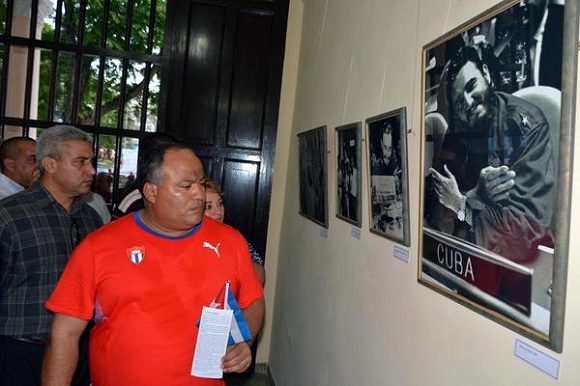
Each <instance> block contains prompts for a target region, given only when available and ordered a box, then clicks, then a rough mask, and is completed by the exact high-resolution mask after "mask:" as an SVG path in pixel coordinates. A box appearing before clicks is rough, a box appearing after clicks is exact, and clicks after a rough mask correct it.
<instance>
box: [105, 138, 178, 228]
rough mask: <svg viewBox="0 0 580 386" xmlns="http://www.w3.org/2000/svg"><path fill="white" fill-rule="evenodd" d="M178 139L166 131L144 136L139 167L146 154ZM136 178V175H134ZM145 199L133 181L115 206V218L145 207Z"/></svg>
mask: <svg viewBox="0 0 580 386" xmlns="http://www.w3.org/2000/svg"><path fill="white" fill-rule="evenodd" d="M177 142H178V141H177V140H176V139H175V138H173V137H172V136H171V135H169V134H166V133H160V132H159V133H149V134H147V135H145V136H144V137H143V139H142V140H141V143H140V144H139V156H138V158H137V167H139V165H140V164H141V162H142V159H143V157H144V156H146V155H147V154H149V153H150V152H151V151H152V150H153V149H155V148H156V147H158V146H160V145H164V144H171V143H177ZM133 178H134V177H133ZM143 207H144V201H143V196H142V195H141V192H140V191H139V187H138V185H137V181H133V182H132V183H131V184H130V185H129V186H127V187H126V188H125V189H124V190H123V193H122V194H121V196H120V197H119V199H118V200H117V202H116V203H115V205H114V206H113V218H119V217H123V216H124V215H126V214H129V213H133V212H135V211H138V210H140V209H143Z"/></svg>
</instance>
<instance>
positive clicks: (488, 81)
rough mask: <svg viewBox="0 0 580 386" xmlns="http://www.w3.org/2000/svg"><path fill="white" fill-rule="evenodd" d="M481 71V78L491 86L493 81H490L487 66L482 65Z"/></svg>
mask: <svg viewBox="0 0 580 386" xmlns="http://www.w3.org/2000/svg"><path fill="white" fill-rule="evenodd" d="M481 69H482V71H481V73H482V74H483V77H484V78H485V79H486V80H487V83H489V84H490V85H491V86H493V81H492V80H491V75H490V73H489V67H487V64H484V65H483V66H482V68H481Z"/></svg>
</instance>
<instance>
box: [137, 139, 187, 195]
mask: <svg viewBox="0 0 580 386" xmlns="http://www.w3.org/2000/svg"><path fill="white" fill-rule="evenodd" d="M169 150H189V151H191V152H192V153H194V152H193V150H192V149H191V148H190V147H189V146H187V145H184V144H182V143H178V142H173V143H164V144H160V145H157V146H154V147H152V148H150V149H149V150H148V151H147V152H144V153H143V155H142V157H141V160H140V162H139V164H138V165H137V185H138V187H139V191H140V192H141V195H143V187H144V186H145V183H146V182H150V183H152V184H158V183H159V182H160V181H161V165H162V164H163V158H164V157H165V154H166V153H167V152H168V151H169ZM194 154H195V153H194Z"/></svg>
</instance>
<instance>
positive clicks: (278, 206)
mask: <svg viewBox="0 0 580 386" xmlns="http://www.w3.org/2000/svg"><path fill="white" fill-rule="evenodd" d="M303 9H304V6H303V3H302V1H301V0H300V1H290V6H289V9H288V24H287V28H286V45H285V48H284V49H285V54H284V70H283V73H282V85H281V91H280V110H279V113H278V132H277V136H276V157H275V165H274V180H273V183H272V201H271V204H270V220H269V224H268V245H267V246H266V261H267V263H266V285H265V288H264V291H265V298H266V317H265V321H264V327H263V329H262V334H261V336H260V343H259V344H258V353H257V356H256V362H257V363H266V362H268V357H269V353H270V338H271V334H272V315H273V312H274V300H275V298H276V274H277V271H278V256H279V246H280V236H281V235H282V218H283V215H284V202H285V197H286V181H287V178H286V174H287V173H288V159H289V150H290V149H289V144H290V142H291V137H292V136H293V135H294V133H293V130H292V117H293V115H294V100H295V99H296V85H297V82H298V60H299V55H300V42H301V38H302V11H303Z"/></svg>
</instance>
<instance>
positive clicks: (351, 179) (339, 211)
mask: <svg viewBox="0 0 580 386" xmlns="http://www.w3.org/2000/svg"><path fill="white" fill-rule="evenodd" d="M360 131H361V124H360V122H358V123H351V124H348V125H343V126H339V127H337V128H336V130H335V133H336V147H337V148H336V165H337V168H336V169H337V170H336V188H337V191H336V194H337V196H336V217H338V218H340V219H342V220H344V221H346V222H349V223H351V224H353V225H356V226H357V227H359V228H360V226H361V154H360V149H361V147H360Z"/></svg>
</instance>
